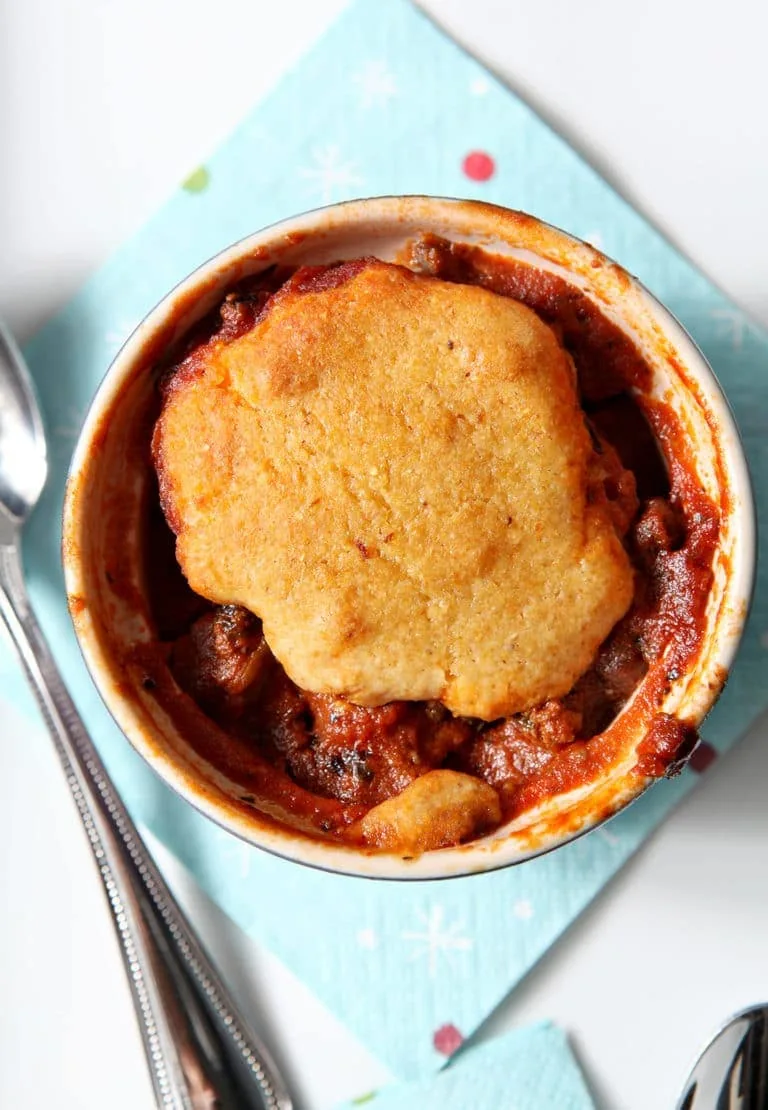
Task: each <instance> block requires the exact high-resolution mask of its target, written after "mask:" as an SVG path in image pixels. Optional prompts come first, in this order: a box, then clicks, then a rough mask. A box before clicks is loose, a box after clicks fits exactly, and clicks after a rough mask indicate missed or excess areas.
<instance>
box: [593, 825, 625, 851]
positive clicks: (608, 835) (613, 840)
mask: <svg viewBox="0 0 768 1110" xmlns="http://www.w3.org/2000/svg"><path fill="white" fill-rule="evenodd" d="M597 831H598V835H599V836H601V837H602V838H603V840H604V841H605V843H606V844H610V845H611V847H612V848H614V847H615V846H616V845H617V844H621V837H620V836H617V835H616V833H615V832H614V831H613V829H609V828H607V827H605V826H604V827H603V828H602V829H598V830H597Z"/></svg>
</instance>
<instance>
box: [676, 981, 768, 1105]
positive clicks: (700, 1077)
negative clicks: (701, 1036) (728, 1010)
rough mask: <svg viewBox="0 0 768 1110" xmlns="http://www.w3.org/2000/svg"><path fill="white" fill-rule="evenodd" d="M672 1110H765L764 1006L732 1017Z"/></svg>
mask: <svg viewBox="0 0 768 1110" xmlns="http://www.w3.org/2000/svg"><path fill="white" fill-rule="evenodd" d="M676 1110H768V1003H766V1004H763V1005H762V1006H754V1007H752V1008H751V1009H749V1010H742V1011H741V1013H738V1014H735V1015H734V1016H733V1017H732V1018H730V1019H729V1020H728V1021H727V1022H726V1023H725V1025H723V1027H722V1028H721V1029H720V1030H719V1031H718V1032H717V1033H716V1034H715V1036H714V1037H713V1038H712V1040H711V1041H710V1042H709V1044H708V1045H707V1047H706V1048H705V1049H704V1051H703V1052H702V1053H701V1055H700V1056H699V1058H698V1060H697V1061H696V1064H695V1066H694V1068H693V1070H692V1071H691V1074H690V1075H689V1077H688V1079H687V1080H686V1083H685V1086H684V1087H683V1092H682V1094H681V1096H680V1100H679V1102H678V1103H677V1107H676Z"/></svg>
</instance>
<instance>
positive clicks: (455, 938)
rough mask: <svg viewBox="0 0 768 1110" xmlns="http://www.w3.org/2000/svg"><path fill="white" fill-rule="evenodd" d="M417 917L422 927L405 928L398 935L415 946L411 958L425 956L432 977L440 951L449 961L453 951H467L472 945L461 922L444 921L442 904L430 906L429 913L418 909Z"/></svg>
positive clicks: (435, 972)
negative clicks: (422, 924)
mask: <svg viewBox="0 0 768 1110" xmlns="http://www.w3.org/2000/svg"><path fill="white" fill-rule="evenodd" d="M419 917H420V918H421V920H422V921H423V923H424V928H423V929H421V930H419V931H417V932H411V931H410V930H406V931H404V932H402V933H401V934H400V935H401V937H402V938H403V940H407V941H410V942H412V943H413V944H414V945H415V947H414V949H413V952H412V953H411V959H412V960H418V959H420V958H421V957H422V956H424V957H426V960H427V968H428V970H429V975H430V978H432V979H434V977H435V975H436V974H437V970H438V963H439V960H440V953H442V954H443V956H445V958H446V960H448V962H449V963H450V961H451V959H452V954H453V953H454V952H469V951H470V950H471V948H472V946H473V943H474V942H473V941H472V938H471V937H467V936H464V935H463V932H462V930H463V928H464V926H463V924H462V922H460V921H454V922H452V923H451V924H447V923H446V922H445V921H444V917H445V911H444V909H443V907H442V906H432V908H431V910H430V911H429V913H423V912H422V911H421V910H420V911H419Z"/></svg>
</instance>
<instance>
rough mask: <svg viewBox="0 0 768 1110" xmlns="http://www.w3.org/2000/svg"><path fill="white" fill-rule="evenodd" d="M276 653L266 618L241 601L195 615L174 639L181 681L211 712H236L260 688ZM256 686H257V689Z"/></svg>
mask: <svg viewBox="0 0 768 1110" xmlns="http://www.w3.org/2000/svg"><path fill="white" fill-rule="evenodd" d="M271 660H272V655H271V653H270V651H269V648H268V647H267V643H266V641H265V639H264V636H263V634H262V631H261V621H259V620H258V619H257V618H256V617H254V616H253V615H252V614H251V613H249V612H248V610H247V609H243V608H241V607H240V606H239V605H224V606H221V607H220V608H217V609H214V610H213V611H212V612H210V613H205V614H204V615H203V616H202V617H200V618H199V619H198V620H196V621H195V623H194V624H193V625H192V626H191V628H190V630H189V633H188V634H187V635H186V636H182V637H180V638H179V639H178V640H177V641H176V642H175V643H174V645H173V648H172V650H171V657H170V666H171V670H172V671H173V674H174V677H175V678H176V681H177V682H178V684H179V686H181V688H182V689H183V690H185V691H186V692H187V693H188V694H190V695H191V696H192V697H193V698H194V699H195V701H198V702H199V703H200V705H202V706H204V707H205V708H206V709H208V711H209V712H214V713H216V711H218V712H219V713H221V712H222V711H223V710H224V709H225V706H226V709H227V710H228V712H227V713H226V714H225V715H226V716H227V717H233V716H237V708H238V707H240V706H241V705H242V699H243V697H244V695H245V694H246V693H247V692H248V693H250V695H251V697H253V695H254V694H255V692H256V690H258V688H260V685H261V682H262V681H263V679H264V677H265V674H266V670H267V668H268V667H269V665H270V662H271ZM254 688H255V689H254Z"/></svg>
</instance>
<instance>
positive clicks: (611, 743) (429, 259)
mask: <svg viewBox="0 0 768 1110" xmlns="http://www.w3.org/2000/svg"><path fill="white" fill-rule="evenodd" d="M405 262H406V264H407V265H409V266H410V267H411V268H412V269H414V270H417V271H419V272H422V273H428V274H431V275H434V276H436V277H439V278H442V279H444V280H448V281H453V282H462V283H467V284H478V285H482V286H485V287H486V288H488V289H491V290H493V291H494V292H496V293H500V294H502V295H504V296H508V297H512V298H515V299H517V300H519V301H522V302H524V303H525V304H526V305H528V306H529V307H530V308H532V309H533V310H534V311H535V312H537V313H538V314H539V315H540V316H541V317H542V318H543V319H544V320H545V321H546V322H547V323H548V324H550V325H551V326H552V327H554V328H555V329H556V330H557V332H558V333H559V336H560V338H561V341H562V343H563V345H564V346H565V348H566V349H567V350H568V352H569V353H570V354H571V356H572V358H573V361H574V364H575V367H576V371H577V376H578V385H579V393H580V397H581V402H582V407H583V409H584V412H585V415H586V418H587V421H588V425H589V427H590V430H591V432H592V434H593V438H594V442H595V446H596V449H597V450H598V452H599V453H601V454H602V456H603V462H604V466H603V483H604V488H605V492H606V495H607V497H608V498H609V500H610V501H611V503H612V511H613V516H614V523H615V525H616V528H617V531H618V532H619V534H620V535H623V536H624V542H625V545H626V548H627V551H628V554H629V556H630V558H631V561H632V563H633V566H634V568H635V572H636V573H635V594H634V600H633V603H632V605H631V608H630V610H629V612H628V613H627V614H626V616H625V617H624V618H623V619H622V620H620V621H619V623H618V624H617V625H616V626H615V627H614V629H613V631H612V632H611V634H610V635H609V636H608V638H607V639H606V640H605V642H604V643H603V645H602V646H601V648H600V650H599V652H598V654H597V656H596V658H595V660H594V662H593V664H592V666H591V667H590V668H589V670H588V671H587V672H586V673H585V674H584V675H582V677H581V678H580V679H579V681H578V682H577V683H576V685H575V686H574V687H573V689H572V690H571V691H570V693H569V694H567V695H566V696H565V697H563V698H561V699H557V700H550V701H547V702H545V703H544V704H543V705H540V706H537V707H536V708H534V709H532V710H529V711H528V712H526V713H522V714H517V715H515V716H513V717H510V718H508V719H506V720H501V721H496V722H491V723H488V722H484V721H479V720H470V719H465V718H458V717H454V716H452V715H451V714H450V713H449V712H448V711H447V710H446V709H445V708H444V707H443V706H442V705H441V704H439V703H437V702H427V703H425V702H392V703H389V704H387V705H384V706H380V707H377V708H364V707H361V706H358V705H353V704H351V703H349V702H346V701H344V700H343V699H340V698H335V697H331V696H327V695H321V694H313V693H310V692H307V691H304V690H301V689H299V688H298V687H297V686H296V685H295V684H294V683H293V682H291V680H290V679H289V678H288V677H287V675H286V674H285V671H284V670H283V668H282V667H281V666H280V664H279V663H278V661H277V660H276V659H275V658H274V656H273V655H272V653H271V652H270V650H269V647H268V645H267V644H266V641H265V639H264V637H263V635H262V630H261V624H260V622H259V620H258V619H257V618H256V617H255V616H253V615H252V614H251V613H249V612H248V611H246V610H245V609H242V608H238V607H237V606H221V607H216V606H213V605H212V604H211V603H209V602H208V601H206V600H204V599H203V598H201V597H199V596H197V595H196V594H194V593H193V592H192V591H191V590H190V588H189V587H188V586H187V584H186V581H185V579H184V578H183V576H182V574H181V571H180V570H179V567H178V565H177V564H176V560H175V556H174V537H173V535H172V533H171V531H170V529H169V528H168V526H167V524H166V523H165V520H164V518H163V516H162V513H161V511H160V508H159V503H158V500H157V498H156V497H154V498H150V499H149V503H148V508H147V520H148V527H147V529H146V536H147V539H146V544H145V549H146V550H145V556H146V581H147V589H148V596H149V604H150V609H151V613H152V617H153V619H154V622H155V625H156V630H157V635H158V643H159V648H160V650H159V652H158V651H157V650H155V651H154V652H148V653H146V654H145V656H144V658H143V664H144V666H145V669H146V672H147V679H146V682H147V683H148V684H151V685H152V687H153V689H154V690H155V694H156V696H157V697H158V698H161V699H163V698H164V699H165V700H166V701H168V702H173V703H174V713H175V715H176V717H177V719H179V720H182V719H183V728H184V734H185V736H186V737H187V738H188V739H189V742H190V743H191V744H192V746H193V747H195V748H196V750H198V752H199V753H200V754H201V755H202V756H204V757H205V758H206V759H208V760H210V762H212V763H213V764H214V766H217V767H218V768H219V769H221V770H222V771H223V772H224V773H225V774H226V775H227V776H228V777H230V778H231V779H234V780H235V781H236V782H238V783H240V784H241V786H242V790H243V794H242V797H243V798H244V799H245V800H246V801H248V800H251V799H254V800H255V798H256V797H257V796H258V798H259V802H260V803H261V802H263V800H264V799H266V800H267V801H268V802H269V801H271V802H273V803H274V804H275V805H277V806H281V807H283V808H286V809H288V810H289V811H290V812H291V814H292V815H294V816H295V817H296V820H297V823H298V824H300V825H303V827H304V828H306V829H307V830H309V831H313V832H316V833H317V832H321V833H332V834H334V835H336V836H338V837H340V838H342V839H345V840H348V841H352V842H359V841H361V839H362V833H361V831H360V819H361V818H362V817H363V816H364V815H365V814H366V813H367V812H368V811H369V810H370V809H371V807H373V806H376V805H378V804H379V803H381V802H384V801H386V800H387V799H389V798H391V797H393V796H394V795H397V794H399V793H401V792H402V791H403V790H404V789H405V788H406V787H408V786H409V784H411V783H413V782H414V781H415V780H416V779H418V778H419V777H420V776H422V775H424V774H425V773H426V772H428V771H431V770H434V769H437V768H444V769H450V770H454V771H462V772H464V773H466V774H469V775H472V776H475V777H476V778H479V779H481V780H484V781H485V782H486V783H488V784H489V785H490V786H492V787H493V788H494V789H495V790H496V792H497V793H498V796H499V799H500V802H501V813H502V819H503V820H507V819H509V818H511V817H513V816H515V815H517V814H519V813H520V812H522V811H524V810H525V809H526V808H529V807H530V806H531V805H533V804H535V803H537V802H539V801H541V800H542V799H544V798H546V797H547V796H549V795H552V794H555V793H558V792H561V791H563V790H566V789H570V788H572V787H573V786H576V785H578V784H580V783H583V782H586V781H589V780H591V779H593V778H594V777H595V776H596V775H597V774H598V773H599V772H600V770H601V768H603V767H605V766H607V765H608V764H609V763H610V761H611V759H612V758H613V756H614V755H615V753H616V751H617V745H618V742H619V741H618V740H617V737H616V736H615V735H612V734H611V732H610V731H609V732H606V730H607V729H608V726H609V725H610V724H611V722H612V721H613V720H614V719H615V717H616V716H617V714H618V713H619V712H620V711H621V709H622V708H623V707H624V706H625V704H626V703H627V701H628V699H629V698H630V697H631V696H632V694H633V692H634V691H635V689H636V688H637V686H638V684H639V683H640V682H641V680H642V679H643V678H644V677H645V675H646V673H647V672H648V670H649V668H651V667H653V666H654V664H657V663H658V662H659V660H660V659H661V657H662V655H663V654H664V653H665V652H666V654H665V655H664V668H665V673H664V676H662V678H663V681H662V686H663V684H664V682H669V681H673V680H674V679H675V678H676V677H677V675H678V672H680V671H681V670H682V669H683V668H684V667H685V665H686V663H687V662H688V661H689V660H690V659H691V658H692V657H693V656H694V654H695V652H696V650H697V648H698V644H699V641H700V637H701V633H702V629H703V621H704V611H705V607H706V601H707V596H708V593H709V590H710V586H711V583H712V555H713V549H714V545H715V542H716V538H717V533H718V526H719V517H718V512H717V510H716V508H715V506H714V505H713V504H712V502H711V501H710V500H709V499H708V498H707V497H706V496H705V494H704V493H703V492H702V491H701V489H700V488H699V484H698V482H697V480H696V477H695V474H694V472H693V469H692V468H691V467H690V466H689V465H687V463H686V454H685V450H686V448H685V441H684V437H683V433H682V430H681V429H680V427H679V425H678V422H677V419H676V417H675V415H674V414H673V412H672V411H671V409H669V408H668V407H666V406H664V405H663V404H660V403H659V402H656V401H650V400H649V399H648V398H647V397H646V396H645V395H644V392H643V391H644V389H645V388H646V387H647V386H648V385H649V384H650V380H651V371H650V368H649V366H648V365H647V363H646V362H645V360H644V359H643V357H642V355H641V354H640V352H639V351H638V350H637V348H636V347H635V346H634V345H633V344H632V342H631V341H630V340H629V339H628V337H627V336H626V335H624V333H623V332H621V331H620V330H619V329H618V328H617V327H616V326H615V325H614V324H613V323H612V322H611V321H610V320H608V319H607V317H606V316H604V315H603V314H602V313H601V312H600V311H599V309H598V308H597V307H596V306H595V304H594V303H593V302H592V301H590V300H589V298H588V297H586V296H585V295H584V294H583V293H581V292H580V291H579V290H578V289H576V288H575V287H573V286H571V285H569V284H568V283H567V282H566V281H565V280H564V279H563V278H561V277H559V276H556V275H554V274H551V273H549V272H545V271H542V270H539V269H536V268H535V267H534V266H531V265H529V264H527V263H523V262H520V261H516V260H512V259H506V258H499V257H495V256H492V255H489V254H487V253H485V252H483V251H482V250H480V249H478V248H473V247H469V246H467V245H464V244H456V243H448V242H446V241H443V240H439V239H436V238H434V237H428V236H425V237H423V238H422V239H420V240H419V241H418V242H416V243H415V244H414V245H413V246H412V248H411V249H410V252H409V255H408V257H407V259H405ZM357 264H358V263H356V262H352V263H344V264H341V265H337V266H335V267H318V268H315V269H314V270H313V271H311V272H307V277H306V279H305V280H306V282H307V287H310V286H311V285H313V284H314V285H315V286H316V287H327V286H328V285H329V284H330V283H334V284H335V283H337V282H343V281H344V280H346V277H347V276H348V275H349V274H350V273H352V272H354V267H355V266H356V265H357ZM289 273H290V271H286V270H283V271H279V270H275V269H272V270H270V271H268V272H266V273H265V274H262V275H260V276H259V277H258V278H256V279H249V280H247V281H245V282H242V283H241V284H240V285H239V286H238V287H237V288H235V289H234V290H233V291H232V292H231V293H230V294H229V295H228V296H227V297H226V299H225V300H224V302H223V303H222V305H221V306H220V309H219V310H218V312H217V313H216V314H214V316H212V317H211V318H209V319H208V320H206V321H204V322H203V323H202V324H201V325H200V327H199V328H198V329H197V331H196V333H195V335H194V336H193V337H192V338H191V340H190V341H189V342H188V344H187V347H186V350H185V351H184V352H182V354H183V355H184V356H185V361H184V367H185V372H190V367H192V368H193V367H194V354H195V350H196V349H197V348H200V347H202V345H203V344H205V343H207V342H209V341H210V340H211V338H212V337H214V336H215V337H216V338H220V339H221V338H223V339H233V338H235V337H236V336H239V335H241V334H243V333H244V332H246V331H248V330H249V329H250V328H251V327H253V325H254V323H255V322H256V321H257V320H258V319H259V317H260V315H261V314H262V313H263V312H264V310H265V306H266V305H267V302H268V300H269V297H270V296H272V295H274V294H275V293H276V292H277V291H278V290H279V289H280V287H281V285H282V284H283V282H284V281H285V279H286V278H287V277H288V276H289ZM190 356H191V357H190ZM169 385H170V387H172V385H173V371H172V372H171V374H170V375H169V376H168V377H167V378H166V383H165V388H168V387H169ZM660 442H661V443H663V445H664V449H665V454H664V455H662V452H661V450H660V448H659V443H660ZM619 460H620V462H619ZM625 468H626V469H625ZM626 470H630V471H631V472H632V474H633V475H634V479H635V483H634V484H635V488H632V487H631V485H628V484H627V482H626V480H625V478H624V477H623V476H625V474H626ZM168 670H170V673H171V674H172V676H173V679H174V680H175V683H176V684H177V685H178V687H180V689H181V691H183V694H184V695H186V696H185V697H184V696H182V697H181V698H180V697H179V695H178V690H177V689H174V688H173V684H171V683H169V682H168V677H167V675H168ZM660 688H661V687H660ZM695 742H696V737H695V733H694V732H693V731H692V730H691V729H688V728H687V727H686V726H685V725H683V724H680V723H678V722H676V721H674V720H672V719H671V718H667V717H664V716H663V715H662V714H657V716H656V718H655V719H654V722H653V725H652V727H651V728H650V729H649V731H648V735H647V738H646V740H645V742H644V743H643V745H642V746H641V750H640V759H639V762H638V766H637V768H636V769H637V772H638V773H639V774H643V775H646V774H649V775H655V776H659V775H662V774H665V773H669V771H670V769H674V768H676V767H678V766H679V765H680V762H681V760H683V759H684V758H685V756H686V755H687V754H689V753H690V751H691V750H692V748H693V746H694V745H695Z"/></svg>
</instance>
